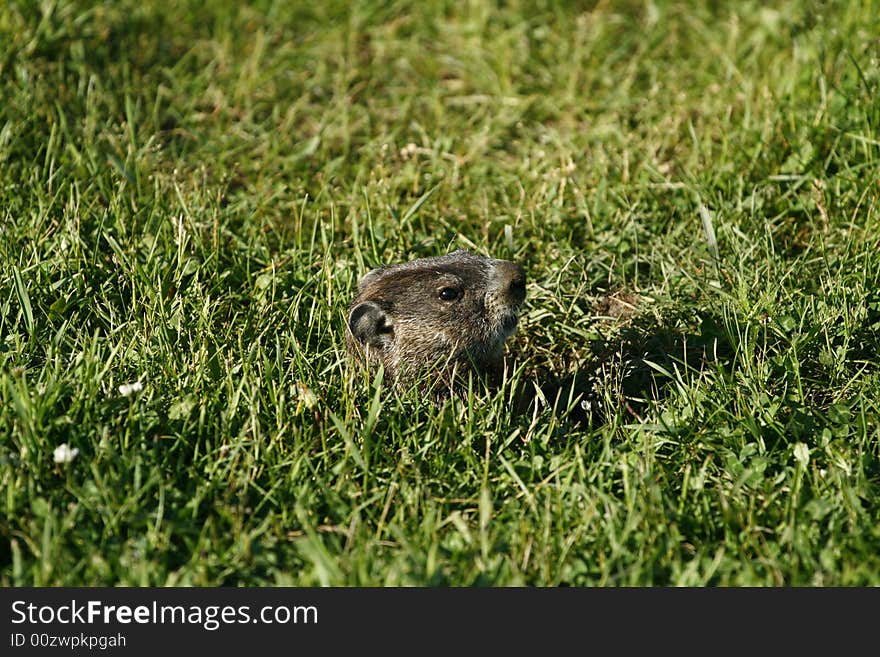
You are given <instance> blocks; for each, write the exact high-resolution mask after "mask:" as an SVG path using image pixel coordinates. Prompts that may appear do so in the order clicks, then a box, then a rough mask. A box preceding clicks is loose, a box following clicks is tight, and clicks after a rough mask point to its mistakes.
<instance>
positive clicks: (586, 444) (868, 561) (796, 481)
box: [0, 0, 880, 586]
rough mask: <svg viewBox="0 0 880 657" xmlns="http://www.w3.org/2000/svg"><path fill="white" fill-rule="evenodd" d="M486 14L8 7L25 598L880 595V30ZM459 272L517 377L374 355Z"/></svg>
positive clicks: (261, 4)
mask: <svg viewBox="0 0 880 657" xmlns="http://www.w3.org/2000/svg"><path fill="white" fill-rule="evenodd" d="M500 4H502V5H503V6H500V7H498V6H495V5H494V4H493V3H484V2H476V1H475V2H468V3H465V2H437V1H428V2H413V3H403V2H392V3H388V2H379V1H378V0H377V1H374V2H357V3H351V4H349V3H348V2H339V1H336V0H327V1H325V2H320V3H312V2H280V1H278V2H272V1H269V0H265V1H258V2H251V3H248V4H247V6H243V5H241V4H240V3H238V2H233V1H232V0H226V1H220V0H216V1H213V2H207V3H202V2H196V1H195V0H181V1H180V2H174V3H169V2H163V1H161V0H123V1H120V2H112V3H111V2H106V3H102V2H71V1H69V0H59V1H57V2H53V1H43V2H31V1H28V0H20V1H13V2H10V3H4V6H3V7H2V8H0V262H2V267H0V584H2V585H4V586H19V585H116V584H124V585H134V586H140V585H160V586H164V585H198V586H203V585H210V586H214V585H229V586H231V585H251V586H256V585H270V584H274V585H380V586H381V585H419V586H421V585H453V586H457V585H496V586H506V585H537V586H556V585H577V586H582V585H606V586H619V585H638V586H643V585H713V586H728V585H770V586H773V585H805V586H815V585H825V586H828V585H880V103H878V100H877V99H878V98H880V60H878V56H880V55H878V53H880V26H878V19H877V16H880V5H878V3H877V2H873V1H859V0H855V1H840V2H806V1H804V2H794V1H788V2H773V3H762V2H684V1H681V2H675V1H666V0H654V1H650V0H646V1H638V2H636V1H634V0H631V1H623V2H606V1H603V0H599V1H598V2H572V3H556V2H518V1H512V2H506V3H500ZM459 247H461V248H467V249H469V250H471V251H474V252H477V253H481V254H484V255H491V256H493V257H500V258H507V259H511V260H515V261H517V262H519V263H521V264H522V265H523V266H524V267H525V268H526V270H527V272H528V276H529V283H528V298H527V300H526V305H525V309H524V313H523V318H522V322H521V324H520V328H519V331H518V333H517V336H516V337H515V338H514V339H513V340H511V342H510V344H509V363H510V368H509V378H508V381H507V383H506V384H505V385H504V387H502V388H501V389H500V390H497V391H493V390H485V389H482V388H480V387H479V386H475V387H474V388H473V389H472V390H471V391H470V393H469V394H468V395H467V399H466V400H464V401H450V402H447V403H445V404H442V405H434V404H432V403H431V402H430V401H428V400H424V399H422V398H421V397H420V396H419V395H418V394H417V393H416V392H414V391H413V392H405V391H404V392H399V393H398V392H395V391H394V390H392V389H389V388H388V387H387V386H383V384H382V379H381V377H377V376H375V375H373V374H371V373H367V372H363V371H361V370H359V369H358V368H356V367H353V366H352V364H351V363H350V362H349V361H348V359H347V358H346V354H345V342H344V331H345V321H346V317H345V314H346V307H347V305H348V303H349V301H350V299H351V297H352V295H353V292H354V288H355V286H356V283H357V279H358V278H359V277H360V276H361V275H363V274H364V273H365V272H366V271H368V270H369V269H371V268H372V267H375V266H377V265H379V264H382V263H391V262H401V261H404V260H408V259H411V258H414V257H420V256H429V255H439V254H442V253H446V252H448V251H451V250H453V249H455V248H459ZM571 381H575V382H576V383H575V384H574V385H572V386H569V387H568V388H566V386H565V382H571ZM554 382H555V383H558V382H563V395H562V396H561V398H560V400H559V402H558V403H557V404H556V405H555V408H554V407H553V404H550V403H548V404H546V405H540V406H538V407H535V408H533V409H532V410H531V411H529V412H526V413H520V414H516V413H512V412H511V408H512V407H513V406H514V404H513V403H512V402H511V400H512V399H513V398H514V396H515V395H516V394H517V393H516V389H517V387H519V388H522V387H526V388H528V389H534V388H535V387H536V386H541V385H545V384H548V383H554ZM566 390H568V392H570V393H571V394H568V393H567V392H566ZM578 394H583V395H584V396H583V397H582V403H581V401H579V399H578V398H577V397H576V395H578ZM569 406H570V407H572V408H573V410H574V413H575V415H579V416H583V418H585V419H584V421H583V422H581V423H576V422H573V421H572V420H571V418H572V417H574V415H569V414H568V413H567V412H566V411H567V407H569ZM62 444H64V445H67V446H68V447H69V448H70V450H71V451H70V452H69V453H68V455H67V456H68V458H67V459H64V458H59V459H57V460H60V461H62V462H60V463H56V458H55V457H56V455H57V456H59V457H63V456H64V454H61V453H60V452H59V453H57V454H56V449H57V448H59V446H60V445H62ZM73 450H77V451H75V452H74V451H73Z"/></svg>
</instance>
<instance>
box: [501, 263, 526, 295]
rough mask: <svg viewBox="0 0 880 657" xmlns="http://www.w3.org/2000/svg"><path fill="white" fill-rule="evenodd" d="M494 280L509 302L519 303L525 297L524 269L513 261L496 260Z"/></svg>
mask: <svg viewBox="0 0 880 657" xmlns="http://www.w3.org/2000/svg"><path fill="white" fill-rule="evenodd" d="M495 281H496V284H497V285H498V288H499V289H500V290H502V291H503V292H504V294H505V295H506V296H507V299H508V301H509V302H510V303H512V304H514V305H517V306H518V305H520V304H521V303H522V302H523V301H524V300H525V298H526V270H525V269H523V268H522V267H520V266H519V265H518V264H516V263H515V262H509V261H507V260H498V261H496V263H495Z"/></svg>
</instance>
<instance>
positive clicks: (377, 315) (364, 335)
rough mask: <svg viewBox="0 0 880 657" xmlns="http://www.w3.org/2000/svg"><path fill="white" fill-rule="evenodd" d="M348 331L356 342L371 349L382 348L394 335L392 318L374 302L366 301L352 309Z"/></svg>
mask: <svg viewBox="0 0 880 657" xmlns="http://www.w3.org/2000/svg"><path fill="white" fill-rule="evenodd" d="M348 330H350V331H351V334H352V335H353V336H354V338H355V340H357V341H358V342H360V343H361V344H365V345H370V346H371V347H380V346H382V345H384V344H385V343H387V342H388V341H389V340H390V339H391V338H392V337H393V335H394V328H393V327H392V326H391V318H390V317H389V316H388V313H386V312H385V311H384V310H382V309H381V308H380V307H379V306H378V305H376V304H375V303H373V302H372V301H364V302H363V303H359V304H358V305H356V306H355V307H354V308H352V309H351V313H349V315H348Z"/></svg>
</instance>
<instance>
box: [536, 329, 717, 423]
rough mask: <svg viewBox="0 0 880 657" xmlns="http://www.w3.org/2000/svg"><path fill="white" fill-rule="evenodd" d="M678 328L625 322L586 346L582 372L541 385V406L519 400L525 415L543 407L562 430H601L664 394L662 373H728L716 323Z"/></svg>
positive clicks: (636, 414)
mask: <svg viewBox="0 0 880 657" xmlns="http://www.w3.org/2000/svg"><path fill="white" fill-rule="evenodd" d="M691 319H693V318H691ZM684 325H685V324H684V322H683V321H682V320H681V318H678V317H670V318H668V319H667V320H666V321H664V322H662V323H661V322H658V321H657V320H656V319H655V318H653V317H645V316H642V317H635V318H633V319H631V320H627V322H626V325H625V326H622V327H619V328H617V329H616V330H610V331H608V337H602V338H600V339H596V340H593V341H592V342H591V343H590V345H589V355H588V357H587V358H585V360H584V364H585V366H586V368H583V367H581V369H579V370H578V371H576V372H573V373H571V374H568V375H566V376H563V377H559V378H551V379H550V380H546V381H545V382H543V383H541V385H540V390H541V396H543V398H544V400H546V401H544V400H541V401H538V400H537V395H534V394H533V395H531V396H530V398H528V399H526V400H524V402H525V405H526V407H527V408H528V410H529V411H530V412H531V411H533V410H534V404H535V403H539V404H542V405H544V404H546V405H547V406H548V407H549V408H550V409H552V410H553V412H554V413H555V414H556V415H557V416H558V417H559V418H560V419H561V420H562V425H563V427H565V428H568V429H579V428H585V427H589V426H597V425H601V424H605V423H607V422H608V421H610V420H611V418H612V417H613V416H614V415H615V414H617V412H618V411H619V412H621V413H622V414H623V416H624V417H628V418H631V419H633V420H639V419H641V417H642V414H643V412H644V409H645V408H646V407H647V406H648V404H650V403H651V402H654V401H657V400H661V399H663V398H664V397H665V396H666V395H667V393H668V389H669V385H670V384H671V383H672V379H671V378H670V377H669V376H667V375H666V374H664V372H663V370H665V371H666V372H674V371H675V370H676V369H678V370H679V371H682V370H689V371H691V372H699V371H702V370H704V369H706V368H707V367H713V368H714V367H718V366H721V367H722V368H725V369H727V368H729V367H730V362H731V359H732V355H733V352H734V349H733V347H732V345H731V343H730V340H729V338H728V336H727V332H726V331H725V329H724V326H723V324H722V323H721V319H720V318H719V317H715V316H712V315H706V316H704V317H702V318H701V320H700V324H699V326H698V327H697V328H696V330H694V329H691V330H687V329H683V328H682V327H683V326H684ZM538 379H539V380H540V377H538Z"/></svg>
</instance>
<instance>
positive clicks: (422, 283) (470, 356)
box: [346, 250, 526, 391]
mask: <svg viewBox="0 0 880 657" xmlns="http://www.w3.org/2000/svg"><path fill="white" fill-rule="evenodd" d="M525 296H526V275H525V271H524V270H523V268H522V267H520V266H519V265H517V264H515V263H513V262H509V261H507V260H494V259H492V258H484V257H483V256H479V255H474V254H471V253H468V252H467V251H463V250H458V251H454V252H453V253H450V254H448V255H445V256H440V257H436V258H419V259H418V260H413V261H412V262H406V263H403V264H399V265H391V266H386V267H379V268H378V269H374V270H373V271H371V272H370V273H368V274H367V275H366V276H364V277H363V278H362V279H361V281H360V283H359V284H358V293H357V296H356V298H355V299H354V301H353V302H352V304H351V306H350V307H349V311H348V331H347V332H346V343H347V346H348V350H349V352H350V353H351V354H352V355H353V356H354V357H355V358H356V359H358V360H360V361H361V362H363V363H366V364H367V365H368V366H370V367H377V366H378V365H379V364H380V363H381V364H382V365H383V366H384V368H385V374H386V377H389V378H390V379H391V380H393V381H394V382H395V383H397V384H398V385H400V386H404V387H405V386H407V385H409V384H410V383H411V381H412V379H414V378H416V377H420V376H422V375H426V374H429V376H427V377H425V380H426V382H427V383H429V384H431V385H434V386H435V391H444V390H445V391H449V390H452V389H454V388H455V384H456V382H457V381H460V380H462V379H463V378H466V377H467V374H468V373H469V372H470V373H474V374H477V375H490V376H495V375H497V373H498V370H500V368H501V364H502V353H503V350H504V342H505V340H507V338H509V337H510V336H511V335H513V333H514V331H515V330H516V326H517V322H518V320H519V310H520V307H521V306H522V303H523V301H524V299H525Z"/></svg>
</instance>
